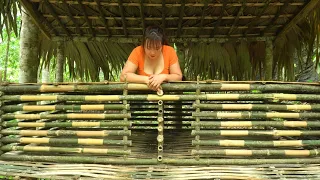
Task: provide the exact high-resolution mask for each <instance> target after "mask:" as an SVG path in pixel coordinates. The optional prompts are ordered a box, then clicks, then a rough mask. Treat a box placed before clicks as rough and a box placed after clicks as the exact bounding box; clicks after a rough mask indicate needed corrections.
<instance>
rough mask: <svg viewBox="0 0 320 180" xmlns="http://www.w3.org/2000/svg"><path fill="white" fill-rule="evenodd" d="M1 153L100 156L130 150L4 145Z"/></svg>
mask: <svg viewBox="0 0 320 180" xmlns="http://www.w3.org/2000/svg"><path fill="white" fill-rule="evenodd" d="M1 150H2V151H28V152H59V153H81V154H101V155H129V154H131V151H130V150H127V151H124V150H119V149H106V148H73V147H51V146H30V145H28V146H16V145H5V146H2V147H1Z"/></svg>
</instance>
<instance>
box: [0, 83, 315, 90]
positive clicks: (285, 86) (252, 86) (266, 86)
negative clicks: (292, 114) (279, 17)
mask: <svg viewBox="0 0 320 180" xmlns="http://www.w3.org/2000/svg"><path fill="white" fill-rule="evenodd" d="M161 87H162V89H163V91H164V92H166V91H184V92H187V91H193V92H194V91H196V89H198V88H199V89H200V90H201V91H202V92H203V91H253V90H255V91H260V92H263V93H265V92H277V91H278V92H279V91H282V92H287V93H320V89H319V84H315V83H313V84H312V83H305V84H298V83H290V82H283V83H279V82H278V84H277V83H275V82H254V83H250V82H241V81H235V82H232V81H231V82H230V81H229V82H215V81H200V82H199V85H197V83H195V82H179V83H165V84H162V85H161ZM123 89H127V90H129V91H134V90H139V91H140V90H148V91H149V88H148V86H147V85H145V84H134V83H129V84H127V85H126V84H125V83H110V82H109V83H107V84H71V83H69V84H57V85H39V84H30V85H27V84H22V85H21V84H9V85H6V86H0V91H2V92H3V93H40V92H86V93H88V92H115V91H119V92H122V91H123Z"/></svg>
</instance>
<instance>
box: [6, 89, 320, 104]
mask: <svg viewBox="0 0 320 180" xmlns="http://www.w3.org/2000/svg"><path fill="white" fill-rule="evenodd" d="M319 89H320V88H319ZM198 98H199V100H220V101H221V100H291V101H320V95H317V94H200V95H193V94H190V95H162V96H158V95H153V94H150V95H127V96H123V95H84V96H80V95H43V96H38V95H15V96H12V95H4V96H1V97H0V100H2V101H4V100H6V101H122V100H128V101H159V100H162V101H194V100H196V99H198Z"/></svg>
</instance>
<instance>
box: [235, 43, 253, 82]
mask: <svg viewBox="0 0 320 180" xmlns="http://www.w3.org/2000/svg"><path fill="white" fill-rule="evenodd" d="M237 61H238V62H239V67H238V69H239V73H240V79H241V80H244V79H247V80H248V79H251V73H252V72H251V69H252V65H251V62H250V53H249V48H248V43H247V42H246V41H244V40H242V41H240V44H239V45H238V46H237Z"/></svg>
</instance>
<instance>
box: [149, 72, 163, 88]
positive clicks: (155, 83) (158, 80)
mask: <svg viewBox="0 0 320 180" xmlns="http://www.w3.org/2000/svg"><path fill="white" fill-rule="evenodd" d="M166 78H167V74H156V75H151V76H150V77H149V82H148V84H147V85H148V87H149V88H150V89H152V90H154V91H158V90H159V88H160V85H161V84H162V83H163V81H165V80H166Z"/></svg>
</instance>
